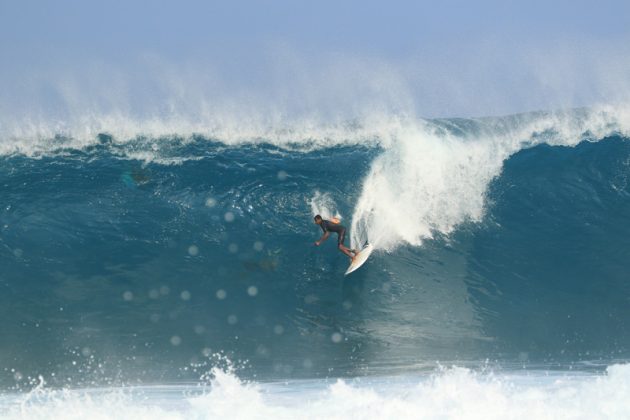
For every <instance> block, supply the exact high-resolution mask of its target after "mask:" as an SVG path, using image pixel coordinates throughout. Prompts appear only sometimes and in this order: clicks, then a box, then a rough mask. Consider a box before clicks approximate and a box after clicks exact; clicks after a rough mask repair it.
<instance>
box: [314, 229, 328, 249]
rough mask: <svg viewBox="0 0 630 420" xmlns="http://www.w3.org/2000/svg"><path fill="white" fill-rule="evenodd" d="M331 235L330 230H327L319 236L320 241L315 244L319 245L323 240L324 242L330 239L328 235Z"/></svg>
mask: <svg viewBox="0 0 630 420" xmlns="http://www.w3.org/2000/svg"><path fill="white" fill-rule="evenodd" d="M329 236H330V232H325V233H324V234H323V235H322V237H321V238H319V241H316V242H315V245H317V246H319V244H321V243H322V242H324V241H325V240H326V239H328V237H329Z"/></svg>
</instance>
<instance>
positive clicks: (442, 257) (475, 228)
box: [0, 108, 630, 419]
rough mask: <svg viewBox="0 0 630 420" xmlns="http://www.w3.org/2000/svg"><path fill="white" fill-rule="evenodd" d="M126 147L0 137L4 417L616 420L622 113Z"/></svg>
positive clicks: (30, 135)
mask: <svg viewBox="0 0 630 420" xmlns="http://www.w3.org/2000/svg"><path fill="white" fill-rule="evenodd" d="M106 123H109V124H111V125H110V126H109V127H108V126H107V124H106ZM147 124H148V123H147ZM121 126H122V123H121V124H120V125H116V121H112V120H107V121H105V122H101V123H100V125H98V126H96V127H88V128H86V127H79V128H76V127H75V128H72V127H62V129H59V130H57V131H56V128H55V127H53V126H51V127H44V129H42V128H41V127H39V128H37V127H36V128H35V129H33V128H32V127H30V128H25V129H24V131H23V132H17V133H16V132H12V133H7V132H2V131H1V130H0V132H1V133H2V136H1V138H0V315H1V316H0V361H1V364H0V389H1V390H2V391H1V392H0V418H9V419H13V418H29V419H30V418H59V419H62V418H63V419H67V418H77V419H78V418H90V417H91V418H103V419H109V418H112V419H114V418H115V419H122V418H129V419H138V418H151V419H161V418H165V419H166V418H168V419H179V418H182V419H183V418H186V419H191V418H194V419H205V418H287V419H289V418H291V419H292V418H350V417H354V418H366V419H370V418H484V419H488V418H497V419H499V418H553V419H557V418H585V419H586V418H588V419H593V418H630V398H628V395H630V324H629V323H630V276H629V273H630V141H629V140H630V113H628V112H627V111H624V110H623V109H619V108H598V109H574V110H568V111H555V112H536V113H528V114H519V115H512V116H504V117H492V118H490V117H489V118H476V119H464V118H457V119H433V120H422V119H417V118H410V117H400V116H398V117H392V118H389V119H387V120H386V121H378V122H374V121H372V122H362V121H349V122H346V123H344V124H341V125H339V124H337V125H331V126H321V127H316V126H315V127H314V126H308V127H282V128H275V129H269V130H262V131H260V132H256V131H251V130H245V131H244V132H233V131H230V130H212V129H208V130H206V131H204V130H203V129H201V128H199V127H196V128H195V129H194V130H193V131H192V132H188V131H185V130H180V131H177V130H175V131H174V130H173V127H169V126H168V125H159V126H158V127H157V128H156V127H155V126H151V127H148V125H147V128H146V129H145V130H142V129H141V128H142V127H143V124H142V123H138V124H136V125H135V126H134V127H132V129H129V127H128V126H125V127H124V129H120V130H119V128H120V127H121ZM134 130H135V131H134ZM315 214H321V215H323V216H324V217H325V218H326V217H332V216H337V217H340V218H341V219H342V223H343V224H345V225H346V226H347V227H348V228H349V231H350V235H349V240H348V243H351V245H352V246H360V245H361V244H363V243H364V242H365V241H368V240H369V241H370V242H371V243H372V244H373V245H374V247H375V252H374V253H373V254H372V256H371V257H370V259H369V260H368V262H367V263H366V264H365V265H364V266H363V267H362V268H361V269H359V270H358V271H357V272H355V273H353V274H352V275H350V276H347V277H344V275H343V273H344V271H345V269H346V267H347V265H348V259H347V257H345V256H344V255H343V254H341V253H340V252H339V251H338V250H337V249H336V238H335V237H331V238H330V239H329V240H328V241H327V242H325V243H324V244H322V245H321V246H320V247H316V246H314V241H316V240H317V239H319V237H320V236H321V230H320V229H319V227H318V226H317V225H315V224H314V223H313V216H314V215H315Z"/></svg>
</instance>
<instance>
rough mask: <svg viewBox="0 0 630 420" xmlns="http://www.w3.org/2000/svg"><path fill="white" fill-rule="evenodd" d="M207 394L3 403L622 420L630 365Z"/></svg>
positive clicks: (24, 409)
mask: <svg viewBox="0 0 630 420" xmlns="http://www.w3.org/2000/svg"><path fill="white" fill-rule="evenodd" d="M213 375H214V379H213V380H212V383H211V386H210V388H209V389H206V390H205V391H203V390H202V389H200V388H197V387H176V386H153V387H142V388H127V389H125V388H117V389H91V390H58V391H53V390H46V389H45V388H41V387H38V388H36V389H35V390H34V391H32V392H30V393H28V394H4V395H0V409H1V412H2V414H1V415H0V418H2V419H64V420H65V419H86V418H89V419H103V420H105V419H121V420H124V419H134V420H142V419H151V420H153V419H155V420H161V419H169V420H175V419H269V418H273V419H347V418H356V419H383V418H396V419H418V418H422V419H484V420H488V419H506V418H509V419H532V418H535V419H609V418H614V419H623V418H630V399H629V398H627V396H628V395H630V394H629V393H630V365H627V364H626V365H613V366H610V367H609V368H608V369H607V371H606V373H605V374H604V375H597V374H586V373H581V374H580V373H568V372H556V373H553V372H540V371H523V372H520V373H518V374H515V373H512V374H510V373H494V374H492V373H491V374H481V373H475V372H473V371H471V370H468V369H464V368H457V367H454V368H451V369H446V370H444V371H442V372H439V373H436V374H433V375H423V376H418V375H415V376H404V377H381V378H378V377H373V378H363V379H360V380H353V381H346V380H341V379H339V380H337V381H336V382H334V383H332V384H331V383H330V382H328V381H323V380H308V381H289V382H284V383H275V384H274V383H272V384H261V383H248V382H243V381H241V380H239V379H238V378H237V377H236V376H235V375H233V374H231V373H226V372H224V371H221V370H218V369H215V370H213Z"/></svg>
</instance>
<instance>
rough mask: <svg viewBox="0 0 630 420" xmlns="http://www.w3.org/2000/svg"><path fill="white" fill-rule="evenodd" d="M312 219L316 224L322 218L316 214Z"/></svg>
mask: <svg viewBox="0 0 630 420" xmlns="http://www.w3.org/2000/svg"><path fill="white" fill-rule="evenodd" d="M313 219H315V221H316V222H317V221H319V220H322V216H320V215H319V214H318V215H317V216H315V217H313Z"/></svg>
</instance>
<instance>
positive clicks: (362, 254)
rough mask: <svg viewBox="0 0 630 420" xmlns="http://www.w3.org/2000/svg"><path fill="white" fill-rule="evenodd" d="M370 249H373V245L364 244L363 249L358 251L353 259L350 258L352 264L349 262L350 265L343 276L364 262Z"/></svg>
mask: <svg viewBox="0 0 630 420" xmlns="http://www.w3.org/2000/svg"><path fill="white" fill-rule="evenodd" d="M372 251H374V247H373V246H372V244H367V245H365V246H364V247H363V249H362V250H361V251H359V253H358V254H357V255H356V257H354V260H352V264H350V267H348V269H347V270H346V274H344V276H347V275H348V274H350V273H352V272H353V271H354V270H356V269H358V268H359V267H361V266H362V265H363V264H365V262H366V261H367V259H368V258H369V256H370V254H371V253H372Z"/></svg>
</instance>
